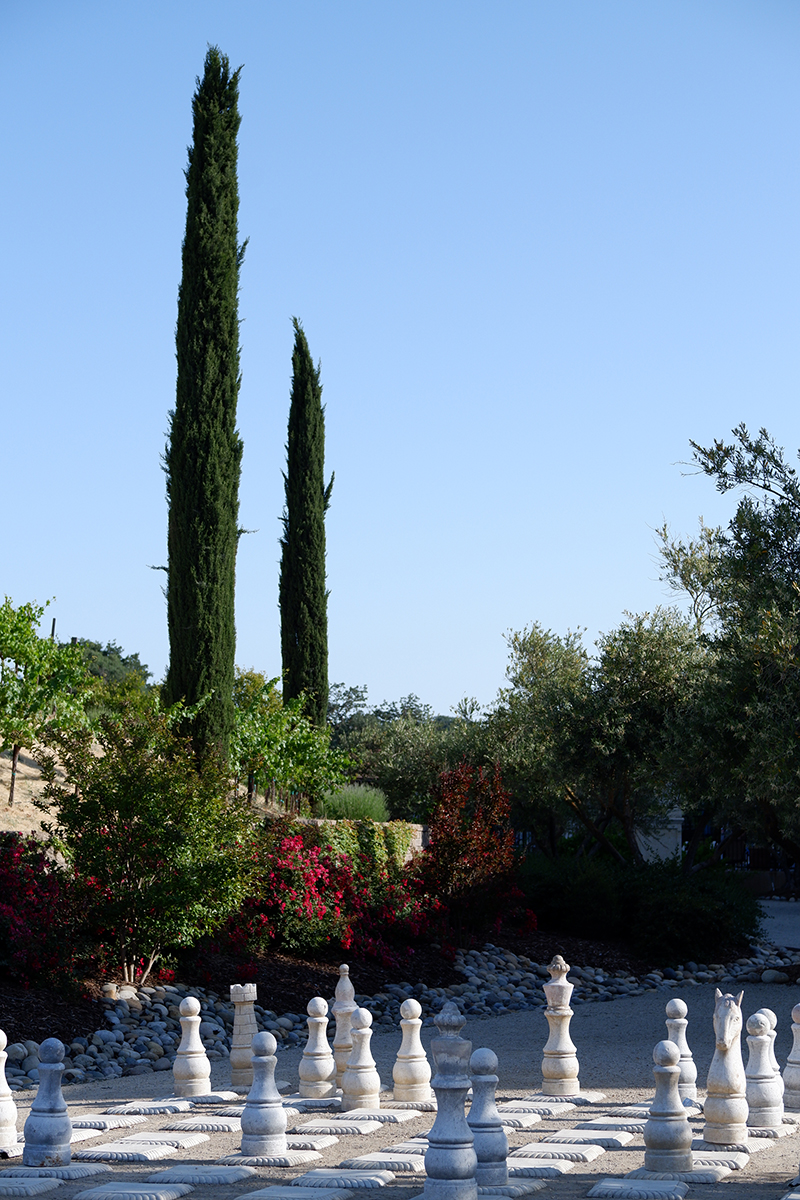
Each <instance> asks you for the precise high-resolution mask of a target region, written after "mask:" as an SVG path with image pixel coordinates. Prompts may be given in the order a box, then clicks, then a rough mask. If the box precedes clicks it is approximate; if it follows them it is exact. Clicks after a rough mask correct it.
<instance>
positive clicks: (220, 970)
mask: <svg viewBox="0 0 800 1200" xmlns="http://www.w3.org/2000/svg"><path fill="white" fill-rule="evenodd" d="M498 944H500V945H502V946H503V948H505V949H507V950H512V951H513V952H514V953H515V954H525V955H527V956H528V957H529V958H530V959H532V960H533V961H535V962H538V963H544V964H547V963H548V962H550V960H551V958H552V957H553V955H554V954H561V955H563V957H564V958H565V959H566V960H567V962H568V963H570V965H571V966H593V967H601V968H602V969H604V970H606V971H626V972H627V973H629V974H632V975H639V974H642V973H644V972H645V971H647V970H648V969H649V968H650V966H652V965H653V964H651V963H645V962H643V961H642V960H641V959H637V958H636V957H635V956H633V955H632V954H630V953H629V952H628V951H627V949H626V948H625V946H623V945H621V944H618V943H615V942H601V941H595V940H589V939H585V938H576V937H562V936H561V935H560V934H555V933H526V934H522V933H512V932H510V931H509V932H506V931H504V932H503V933H502V934H501V935H500V936H499V938H498ZM398 955H399V959H400V961H399V965H398V966H396V967H387V966H383V965H381V964H380V963H378V962H377V961H376V960H375V959H371V958H364V957H359V956H357V955H352V954H350V953H349V952H348V951H346V950H342V949H341V948H338V947H328V946H326V947H322V948H321V949H319V950H315V951H314V952H313V954H311V953H309V954H307V955H302V954H281V953H272V954H268V955H264V956H263V957H261V958H260V959H254V960H253V959H251V960H248V963H247V966H246V968H245V969H242V964H241V963H240V962H238V961H237V960H236V959H233V958H228V957H225V956H224V955H205V956H204V957H203V959H202V961H201V962H200V963H192V962H191V960H187V961H186V962H185V963H183V964H182V965H181V967H180V969H179V971H178V978H179V979H180V981H181V982H182V983H185V984H189V985H194V986H198V987H203V988H207V989H209V990H210V991H214V992H217V994H218V995H220V996H227V995H228V989H229V988H230V985H231V984H232V983H244V982H247V983H256V984H257V985H258V999H259V1003H260V1004H262V1005H263V1006H264V1007H265V1008H271V1009H274V1010H275V1012H277V1013H278V1014H280V1013H285V1012H294V1013H302V1012H304V1011H305V1007H306V1005H307V1004H308V1001H309V1000H310V999H311V997H312V996H323V997H325V998H326V999H328V998H330V997H331V996H332V995H333V990H334V988H335V986H336V981H337V979H338V967H339V963H340V962H343V961H344V962H347V963H349V964H350V976H351V979H352V980H353V984H354V986H355V989H356V992H357V993H358V994H363V995H374V993H375V992H380V991H382V990H383V988H385V987H386V985H387V983H411V984H415V985H416V984H420V983H424V984H427V986H428V987H447V986H448V985H449V984H452V983H463V982H464V976H463V975H462V974H461V973H460V972H458V971H456V970H455V969H454V968H453V966H452V964H451V963H450V962H448V960H447V959H446V958H445V957H444V956H443V955H442V952H441V950H440V949H439V948H438V946H430V945H427V946H426V945H417V946H415V947H414V949H413V950H412V951H399V952H398ZM103 982H104V981H103V980H87V981H85V982H84V984H83V986H82V991H83V994H80V993H79V992H76V993H74V994H72V995H63V994H62V993H60V992H58V991H56V990H55V989H53V988H49V987H30V988H25V987H23V986H21V985H20V984H18V983H14V982H11V981H9V980H7V979H4V978H2V977H0V1028H1V1029H2V1030H3V1031H4V1032H5V1034H6V1036H7V1038H8V1041H9V1042H18V1041H25V1040H26V1039H28V1038H30V1039H32V1040H33V1041H35V1042H41V1041H43V1040H44V1038H46V1037H58V1038H60V1039H61V1041H63V1042H66V1043H67V1044H69V1042H71V1041H72V1039H73V1038H74V1037H77V1036H80V1035H82V1036H84V1037H86V1036H87V1035H89V1034H91V1033H93V1032H94V1030H95V1029H97V1028H98V1026H100V1024H101V1023H102V1015H101V1014H102V1009H101V1007H100V1005H99V1004H98V1003H97V997H99V996H101V995H102V983H103Z"/></svg>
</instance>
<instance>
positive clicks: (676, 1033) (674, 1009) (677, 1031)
mask: <svg viewBox="0 0 800 1200" xmlns="http://www.w3.org/2000/svg"><path fill="white" fill-rule="evenodd" d="M688 1011H689V1010H688V1009H687V1007H686V1004H685V1002H684V1001H683V1000H679V999H678V998H677V996H676V997H675V999H674V1000H670V1002H669V1003H668V1004H667V1021H666V1025H667V1038H668V1040H669V1041H670V1042H674V1043H675V1045H676V1046H677V1047H678V1049H679V1050H680V1054H681V1058H680V1063H679V1066H680V1069H681V1073H680V1077H679V1079H678V1092H679V1094H680V1098H681V1100H696V1099H697V1067H696V1066H695V1061H694V1058H693V1057H692V1052H691V1050H690V1049H689V1045H688V1042H687V1041H686V1027H687V1025H688V1024H689V1022H688V1021H687V1020H686V1014H687V1012H688Z"/></svg>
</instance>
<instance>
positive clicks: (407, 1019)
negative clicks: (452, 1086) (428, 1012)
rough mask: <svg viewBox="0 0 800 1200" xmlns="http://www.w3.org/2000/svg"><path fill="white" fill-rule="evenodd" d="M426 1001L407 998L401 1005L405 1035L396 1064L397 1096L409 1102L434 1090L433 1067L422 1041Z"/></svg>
mask: <svg viewBox="0 0 800 1200" xmlns="http://www.w3.org/2000/svg"><path fill="white" fill-rule="evenodd" d="M421 1013H422V1005H421V1004H420V1003H419V1001H418V1000H414V999H408V1000H404V1001H403V1003H402V1004H401V1005H400V1017H401V1021H400V1028H401V1029H402V1031H403V1039H402V1041H401V1043H400V1049H399V1050H398V1052H397V1058H396V1060H395V1064H394V1066H393V1067H392V1079H393V1080H394V1098H395V1100H401V1101H403V1102H405V1103H413V1102H414V1101H420V1100H422V1101H428V1100H430V1099H431V1097H432V1096H433V1092H432V1091H431V1068H430V1064H429V1062H428V1058H427V1055H426V1054H425V1048H424V1047H423V1045H422V1039H421V1037H420V1029H421V1028H422V1021H421V1020H420V1015H421Z"/></svg>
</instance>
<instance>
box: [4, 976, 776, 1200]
mask: <svg viewBox="0 0 800 1200" xmlns="http://www.w3.org/2000/svg"><path fill="white" fill-rule="evenodd" d="M676 995H679V996H682V998H684V999H685V1000H686V1002H687V1004H688V1005H689V1028H688V1041H689V1045H690V1046H691V1048H692V1051H693V1053H694V1057H695V1061H696V1063H697V1067H698V1083H699V1084H702V1083H703V1082H704V1080H705V1076H706V1073H707V1070H708V1065H709V1063H710V1060H711V1055H712V1053H713V1030H712V1025H711V1018H712V1013H713V1008H714V987H713V985H711V984H700V985H696V986H693V987H689V988H686V989H685V990H684V989H681V990H675V989H674V988H670V989H667V988H666V987H663V988H659V989H658V990H657V991H653V992H647V993H645V994H643V995H638V996H631V997H628V996H622V997H620V998H618V999H617V1000H615V1001H614V1003H612V1004H593V1005H582V1006H580V1007H579V1008H578V1009H577V1010H576V1013H575V1016H574V1017H573V1019H572V1025H571V1035H572V1039H573V1041H574V1042H575V1045H576V1047H577V1051H578V1058H579V1060H580V1064H581V1072H580V1079H581V1084H582V1086H583V1087H585V1088H592V1089H599V1090H602V1091H603V1092H605V1094H606V1098H607V1099H606V1102H604V1103H603V1104H602V1105H595V1106H592V1108H591V1109H590V1110H587V1109H575V1110H573V1111H572V1112H571V1113H570V1114H568V1116H566V1117H564V1118H562V1120H561V1121H559V1122H554V1121H547V1120H543V1121H542V1123H541V1124H540V1125H536V1126H534V1127H533V1128H532V1129H530V1130H527V1131H523V1132H519V1133H514V1134H511V1135H510V1136H509V1142H510V1144H511V1146H512V1147H515V1146H521V1145H524V1144H526V1143H527V1142H532V1141H537V1140H539V1139H540V1138H541V1137H542V1136H544V1135H545V1134H546V1133H549V1132H552V1131H553V1130H555V1129H557V1128H563V1127H564V1126H565V1125H575V1124H577V1123H578V1121H580V1120H582V1119H585V1118H586V1117H587V1116H589V1117H590V1116H594V1115H599V1114H600V1113H602V1112H604V1111H606V1110H607V1107H608V1106H610V1105H615V1104H621V1103H631V1102H642V1101H644V1100H647V1099H649V1098H650V1096H651V1095H652V1091H653V1076H652V1051H653V1047H654V1045H655V1043H656V1042H657V1041H659V1040H660V1039H661V1038H663V1037H665V1036H666V1030H665V1026H664V1008H665V1005H666V1003H667V1001H668V1000H669V999H670V998H672V997H674V996H676ZM797 999H798V997H797V995H796V993H795V990H794V989H793V988H789V987H787V986H785V985H768V984H751V985H745V998H744V1003H743V1012H744V1014H745V1017H746V1016H747V1015H749V1014H750V1013H752V1012H754V1011H755V1010H756V1009H758V1008H762V1007H768V1008H772V1009H774V1011H775V1012H776V1013H777V1014H778V1021H779V1023H778V1036H777V1042H776V1052H777V1056H778V1060H779V1061H780V1062H781V1063H784V1062H785V1060H786V1057H787V1055H788V1053H789V1050H790V1049H791V1042H792V1038H791V1019H790V1012H791V1007H792V1005H793V1003H795V1001H796V1000H797ZM435 1035H436V1030H435V1029H431V1028H425V1029H423V1043H424V1045H425V1047H426V1049H428V1050H429V1048H430V1041H431V1038H432V1037H433V1036H435ZM464 1035H465V1036H467V1037H469V1038H470V1039H471V1040H472V1043H473V1047H476V1048H477V1047H478V1046H489V1047H491V1048H492V1049H493V1050H494V1051H495V1053H496V1054H497V1055H498V1058H499V1060H500V1067H499V1074H500V1088H499V1092H498V1095H499V1096H500V1097H502V1098H512V1097H516V1098H519V1097H521V1096H522V1095H524V1094H526V1093H527V1092H529V1091H532V1090H535V1089H536V1088H537V1087H538V1086H540V1083H541V1070H540V1064H541V1057H542V1047H543V1045H544V1042H545V1040H546V1037H547V1023H546V1019H545V1017H544V1014H543V1012H542V1011H541V1010H530V1011H524V1012H513V1013H505V1014H503V1015H500V1016H491V1017H480V1018H475V1019H469V1020H468V1021H467V1024H466V1025H465V1028H464ZM398 1045H399V1037H398V1032H397V1031H396V1030H394V1029H389V1028H387V1027H385V1026H384V1027H380V1026H379V1027H378V1028H376V1029H375V1032H374V1035H373V1039H372V1049H373V1054H374V1057H375V1060H376V1063H377V1065H378V1069H379V1072H380V1074H381V1078H382V1079H383V1080H384V1082H389V1083H390V1082H391V1068H392V1064H393V1061H394V1056H395V1054H396V1052H397V1047H398ZM301 1053H302V1051H301V1048H300V1047H291V1048H287V1049H284V1050H282V1051H281V1052H280V1054H279V1058H278V1077H279V1078H280V1079H285V1080H288V1081H289V1083H290V1084H291V1087H292V1090H294V1089H295V1088H296V1085H297V1069H298V1065H299V1061H300V1057H301ZM229 1070H230V1067H229V1064H228V1062H227V1061H220V1062H216V1063H214V1064H213V1069H212V1077H211V1082H212V1086H213V1087H214V1088H217V1089H220V1088H224V1087H225V1086H226V1084H227V1082H228V1080H229ZM170 1084H171V1075H170V1073H168V1072H164V1073H163V1075H161V1074H155V1075H152V1074H151V1075H142V1076H126V1077H122V1078H118V1079H102V1080H96V1081H93V1082H90V1083H85V1084H75V1085H73V1086H72V1087H70V1088H69V1090H68V1091H67V1092H66V1093H65V1094H66V1095H67V1097H68V1103H69V1107H70V1113H71V1115H72V1117H73V1119H77V1118H78V1117H79V1116H83V1115H87V1114H89V1113H91V1114H96V1113H98V1112H100V1111H102V1110H103V1109H104V1108H106V1107H108V1106H109V1105H111V1104H114V1103H121V1102H124V1101H128V1100H133V1099H137V1098H151V1097H153V1096H165V1095H167V1094H168V1093H169V1091H170ZM701 1095H702V1089H701ZM15 1099H16V1103H17V1106H18V1110H19V1128H20V1129H21V1128H22V1125H23V1123H24V1120H25V1117H26V1115H27V1113H28V1111H29V1108H30V1104H31V1101H32V1099H33V1094H32V1093H29V1092H24V1093H18V1094H17V1096H16V1097H15ZM305 1119H311V1118H301V1119H300V1120H301V1121H303V1120H305ZM168 1120H169V1119H168V1118H164V1117H153V1118H150V1119H149V1120H148V1123H147V1124H146V1125H141V1126H136V1128H135V1132H137V1133H138V1132H140V1131H153V1130H157V1129H162V1128H163V1127H164V1126H165V1125H166V1124H167V1123H168ZM431 1123H432V1116H431V1115H430V1114H425V1115H420V1116H419V1117H416V1118H414V1120H413V1121H410V1122H408V1123H407V1124H403V1125H401V1126H395V1127H391V1128H386V1127H384V1128H383V1129H382V1130H380V1131H379V1132H378V1133H376V1134H371V1135H367V1136H362V1137H358V1138H357V1139H356V1138H354V1137H348V1138H341V1139H340V1141H339V1143H338V1144H337V1145H335V1146H331V1147H329V1148H327V1149H326V1150H323V1151H322V1152H321V1153H322V1158H321V1159H320V1160H319V1161H318V1162H317V1163H314V1164H312V1166H335V1165H337V1164H338V1163H339V1162H341V1161H342V1160H343V1159H345V1158H350V1157H354V1156H355V1155H357V1154H362V1153H367V1152H368V1151H371V1150H379V1149H384V1148H385V1147H386V1146H388V1145H389V1144H390V1143H392V1142H397V1141H401V1140H404V1139H405V1138H407V1137H410V1136H413V1135H415V1134H420V1133H424V1132H425V1131H427V1129H428V1128H429V1127H430V1125H431ZM698 1131H699V1129H698ZM127 1132H134V1130H133V1129H131V1130H130V1131H127ZM111 1136H113V1135H108V1136H107V1135H102V1136H101V1137H100V1138H98V1139H96V1140H95V1141H92V1142H88V1143H86V1145H87V1146H91V1145H94V1144H97V1143H99V1142H101V1141H105V1140H110V1137H111ZM238 1148H239V1146H238V1137H237V1136H236V1135H232V1134H231V1135H228V1134H213V1135H211V1137H210V1140H209V1141H208V1142H205V1143H203V1145H201V1146H198V1147H196V1148H194V1149H192V1150H188V1151H184V1152H181V1153H180V1155H179V1156H177V1157H176V1158H172V1159H166V1160H164V1161H163V1163H161V1164H158V1163H151V1164H141V1165H138V1164H136V1165H125V1166H116V1167H114V1175H113V1178H114V1179H115V1180H120V1181H122V1180H131V1181H133V1180H138V1181H143V1180H146V1179H147V1178H148V1177H149V1176H150V1175H152V1174H154V1173H155V1172H156V1171H157V1170H158V1169H159V1168H160V1167H162V1168H163V1167H168V1166H170V1165H173V1164H176V1163H177V1162H178V1161H187V1162H188V1161H191V1162H199V1161H205V1162H214V1161H215V1160H216V1159H218V1158H219V1157H220V1156H221V1155H223V1154H232V1153H235V1152H236V1151H237V1150H238ZM643 1153H644V1144H643V1142H642V1141H641V1138H640V1137H639V1136H638V1135H637V1137H636V1138H635V1139H634V1141H633V1142H632V1143H631V1145H630V1146H629V1147H626V1148H625V1149H624V1150H616V1151H608V1152H607V1153H606V1154H604V1155H602V1156H600V1158H598V1159H597V1160H595V1162H593V1163H591V1164H588V1165H583V1164H578V1165H576V1167H575V1169H574V1170H573V1171H572V1172H571V1173H570V1174H567V1175H564V1176H562V1177H560V1178H559V1179H556V1180H553V1181H549V1182H548V1185H547V1188H546V1190H545V1191H544V1192H543V1193H542V1194H543V1197H548V1196H552V1197H553V1200H575V1198H577V1197H579V1196H581V1197H582V1196H585V1195H586V1193H587V1192H588V1190H589V1188H590V1187H591V1186H592V1185H593V1183H594V1182H596V1181H597V1180H598V1179H599V1178H603V1177H606V1176H609V1175H621V1174H624V1173H625V1172H627V1171H629V1170H632V1169H634V1168H635V1167H638V1166H641V1165H642V1161H643ZM799 1157H800V1135H798V1134H793V1135H790V1136H787V1137H785V1138H782V1139H779V1140H778V1141H777V1143H775V1144H774V1145H771V1146H770V1148H768V1149H766V1150H764V1151H762V1152H760V1153H758V1154H756V1155H753V1156H752V1158H751V1160H750V1163H749V1164H748V1166H747V1167H746V1168H745V1170H743V1171H736V1172H734V1173H733V1174H731V1175H729V1176H727V1177H726V1178H725V1179H724V1180H723V1181H721V1182H720V1183H719V1184H715V1185H710V1186H707V1187H703V1188H699V1189H698V1187H697V1186H695V1187H694V1188H693V1189H691V1190H693V1191H694V1192H695V1193H697V1192H698V1190H699V1192H700V1194H701V1195H702V1196H703V1197H704V1198H705V1197H708V1200H719V1198H720V1197H723V1196H724V1197H726V1198H729V1197H732V1196H735V1200H772V1198H773V1197H774V1198H775V1200H779V1198H780V1197H782V1196H783V1195H784V1194H785V1193H786V1191H787V1190H789V1189H788V1187H787V1185H788V1182H789V1180H790V1179H791V1178H792V1177H793V1176H794V1175H795V1174H796V1173H797V1171H798V1158H799ZM304 1169H307V1168H296V1169H292V1170H276V1169H273V1170H269V1169H259V1171H258V1174H257V1175H255V1176H252V1177H251V1178H250V1179H248V1180H245V1181H243V1182H242V1183H238V1184H233V1185H229V1186H219V1185H214V1186H213V1187H198V1188H197V1189H196V1190H197V1194H198V1195H199V1196H213V1197H214V1198H215V1200H217V1198H219V1200H233V1198H234V1197H237V1196H243V1195H246V1194H247V1193H248V1192H251V1191H254V1190H256V1189H257V1188H259V1187H263V1186H266V1185H267V1184H268V1183H278V1182H287V1181H288V1179H291V1178H294V1177H295V1176H297V1175H299V1174H301V1173H302V1171H303V1170H304ZM1 1178H2V1175H0V1179H1ZM106 1178H108V1177H106ZM100 1182H102V1178H100V1177H98V1178H94V1179H88V1180H82V1181H80V1182H74V1183H65V1184H63V1185H62V1186H61V1187H60V1188H59V1189H58V1193H57V1194H58V1196H59V1198H62V1200H70V1198H71V1197H72V1196H75V1195H76V1194H77V1193H79V1192H81V1191H84V1190H86V1189H87V1188H89V1187H91V1186H94V1185H96V1184H99V1183H100ZM421 1190H422V1182H421V1180H420V1179H419V1177H417V1178H416V1180H415V1181H414V1182H410V1181H409V1179H408V1177H403V1176H398V1178H397V1181H396V1182H395V1183H393V1184H391V1185H390V1189H389V1192H390V1193H391V1196H390V1195H389V1192H387V1191H386V1190H385V1189H382V1192H383V1196H384V1200H410V1197H412V1196H416V1195H419V1193H420V1192H421ZM378 1194H379V1190H378V1189H376V1190H375V1191H374V1192H371V1191H366V1192H365V1195H364V1200H377V1198H378Z"/></svg>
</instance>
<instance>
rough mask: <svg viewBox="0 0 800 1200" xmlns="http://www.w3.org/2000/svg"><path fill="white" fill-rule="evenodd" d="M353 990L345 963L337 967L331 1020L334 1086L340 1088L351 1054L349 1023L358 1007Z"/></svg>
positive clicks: (351, 1044) (351, 1043)
mask: <svg viewBox="0 0 800 1200" xmlns="http://www.w3.org/2000/svg"><path fill="white" fill-rule="evenodd" d="M355 995H356V993H355V988H354V987H353V984H352V981H351V979H350V968H349V967H348V965H347V963H342V965H341V966H340V967H339V982H338V983H337V984H336V991H335V992H334V1001H333V1008H332V1010H331V1011H332V1012H333V1019H334V1021H335V1022H336V1033H335V1034H334V1037H333V1057H334V1058H335V1059H336V1086H337V1088H340V1087H341V1086H342V1076H343V1075H344V1073H345V1071H346V1070H347V1062H348V1059H349V1058H350V1055H351V1054H352V1052H353V1039H352V1037H351V1034H350V1021H351V1019H352V1016H353V1013H354V1012H355V1011H356V1008H357V1007H358V1005H357V1004H356V1001H355Z"/></svg>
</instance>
